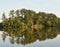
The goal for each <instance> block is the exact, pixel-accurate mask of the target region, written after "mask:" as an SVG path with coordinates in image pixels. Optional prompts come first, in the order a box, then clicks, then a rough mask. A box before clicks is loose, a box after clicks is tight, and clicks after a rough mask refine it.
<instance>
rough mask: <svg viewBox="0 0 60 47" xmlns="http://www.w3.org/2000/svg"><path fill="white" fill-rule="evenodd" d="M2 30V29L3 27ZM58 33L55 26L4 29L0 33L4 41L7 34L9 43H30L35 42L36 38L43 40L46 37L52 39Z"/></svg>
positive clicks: (59, 31) (59, 32)
mask: <svg viewBox="0 0 60 47" xmlns="http://www.w3.org/2000/svg"><path fill="white" fill-rule="evenodd" d="M3 30H4V29H3ZM58 34H60V30H59V29H58V28H56V27H52V28H51V27H49V28H45V29H38V30H36V29H31V28H28V29H20V30H19V29H8V30H4V31H3V34H2V39H3V41H4V42H5V40H6V37H7V36H9V37H10V38H9V40H10V43H11V44H15V43H17V44H23V45H25V44H30V43H33V42H35V41H36V40H39V41H44V40H46V39H53V38H55V37H56V36H57V35H58Z"/></svg>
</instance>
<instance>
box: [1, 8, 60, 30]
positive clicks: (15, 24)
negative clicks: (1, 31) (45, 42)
mask: <svg viewBox="0 0 60 47" xmlns="http://www.w3.org/2000/svg"><path fill="white" fill-rule="evenodd" d="M8 16H9V18H7V17H6V15H5V13H3V14H2V20H3V21H2V23H0V27H3V28H5V29H6V28H7V29H12V28H13V29H15V28H16V29H24V28H25V29H27V28H38V29H41V28H44V27H55V26H59V25H60V18H59V17H57V16H56V15H55V14H53V13H45V12H38V13H36V12H35V11H33V10H28V9H25V8H23V9H20V10H19V9H18V10H10V13H9V15H8ZM7 29H6V30H7Z"/></svg>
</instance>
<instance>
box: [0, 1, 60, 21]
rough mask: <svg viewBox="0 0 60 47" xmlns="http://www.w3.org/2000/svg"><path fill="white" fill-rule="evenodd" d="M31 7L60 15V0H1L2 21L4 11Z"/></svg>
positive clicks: (0, 12)
mask: <svg viewBox="0 0 60 47" xmlns="http://www.w3.org/2000/svg"><path fill="white" fill-rule="evenodd" d="M22 8H26V9H31V10H34V11H36V12H39V11H41V12H46V13H54V14H56V15H57V17H60V0H0V21H1V19H2V13H3V12H5V13H6V15H7V14H8V12H9V11H10V10H12V9H14V10H17V9H22Z"/></svg>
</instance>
